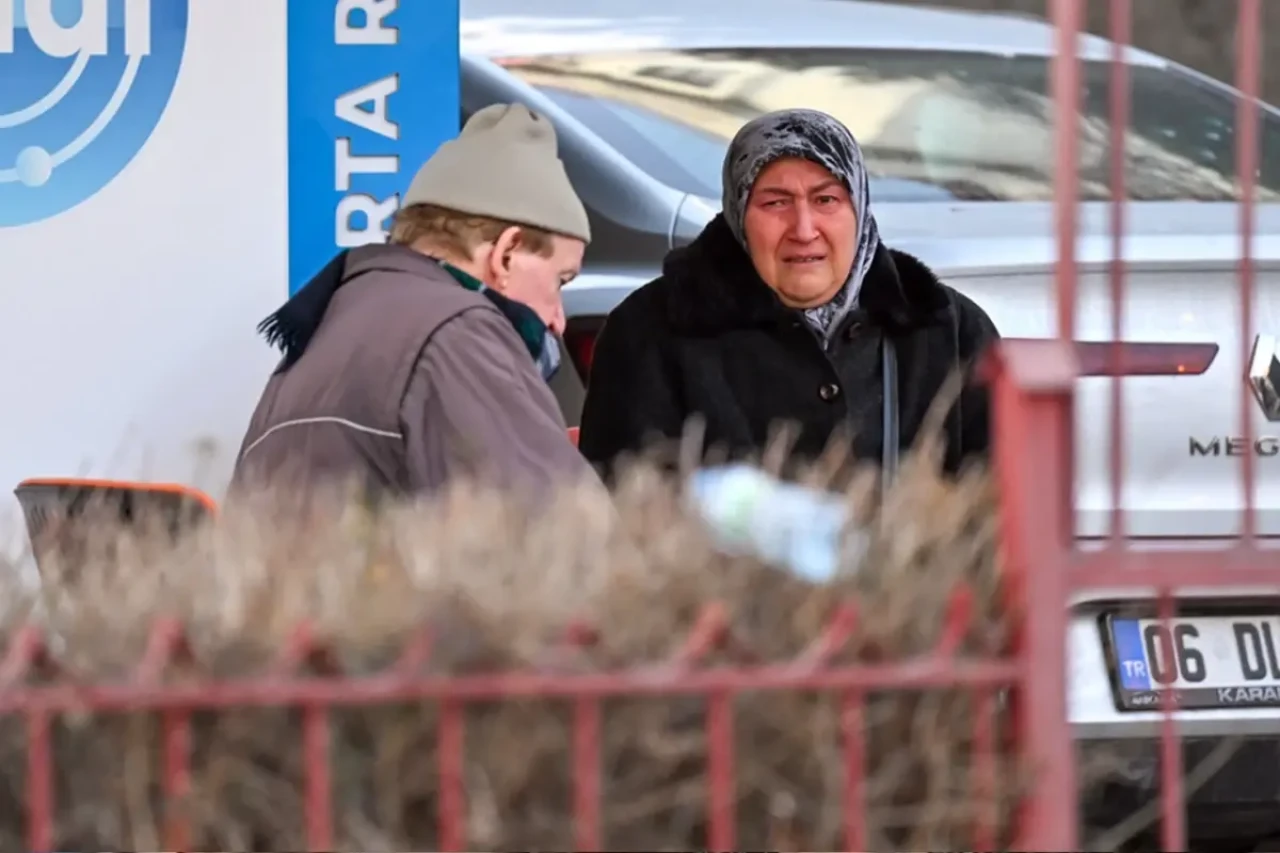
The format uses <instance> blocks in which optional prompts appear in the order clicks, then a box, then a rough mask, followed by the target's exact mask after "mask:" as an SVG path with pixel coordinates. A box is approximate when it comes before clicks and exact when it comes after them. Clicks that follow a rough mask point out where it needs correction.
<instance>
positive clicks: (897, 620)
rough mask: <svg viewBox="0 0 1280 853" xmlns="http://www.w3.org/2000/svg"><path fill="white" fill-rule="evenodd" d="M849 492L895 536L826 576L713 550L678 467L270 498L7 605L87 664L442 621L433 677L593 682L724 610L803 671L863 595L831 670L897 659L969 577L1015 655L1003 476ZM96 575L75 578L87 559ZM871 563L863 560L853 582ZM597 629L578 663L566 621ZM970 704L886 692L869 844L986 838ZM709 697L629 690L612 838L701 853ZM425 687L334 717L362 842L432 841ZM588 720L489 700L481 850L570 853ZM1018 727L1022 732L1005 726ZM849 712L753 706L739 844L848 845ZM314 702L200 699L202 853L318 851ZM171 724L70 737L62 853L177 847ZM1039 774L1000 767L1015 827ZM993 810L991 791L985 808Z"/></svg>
mask: <svg viewBox="0 0 1280 853" xmlns="http://www.w3.org/2000/svg"><path fill="white" fill-rule="evenodd" d="M848 494H849V500H850V502H851V504H852V505H853V506H854V508H855V510H856V514H857V515H858V517H859V518H861V519H863V520H864V523H865V525H866V528H867V529H868V530H869V531H870V533H871V543H870V548H869V550H868V551H867V553H866V554H865V556H864V557H863V558H862V562H861V563H860V564H859V565H857V566H854V565H849V566H847V569H848V571H847V572H846V573H845V574H843V575H842V576H841V577H839V578H837V579H836V580H835V581H833V582H831V583H829V584H825V585H813V584H809V583H806V582H803V581H800V580H797V579H795V578H793V577H792V576H790V575H788V574H787V573H785V572H783V571H780V570H778V569H776V568H772V567H769V566H766V565H763V564H760V563H757V562H754V561H752V560H749V559H743V558H729V557H725V556H722V555H720V554H718V553H717V552H715V551H714V550H713V548H712V547H711V545H710V542H709V540H708V538H707V536H706V535H705V532H704V531H703V529H702V528H701V526H700V525H699V524H697V523H696V522H695V521H694V520H693V519H692V517H691V513H690V512H689V511H688V509H687V507H686V506H685V505H684V504H683V503H682V500H681V496H680V494H679V493H678V490H677V487H676V485H675V481H674V480H672V479H670V478H667V477H664V476H663V475H661V474H659V473H658V470H657V469H656V468H654V467H652V466H646V465H640V466H637V467H636V468H634V469H632V470H631V471H630V472H629V473H628V474H627V476H625V477H624V478H623V480H622V481H621V482H620V483H619V484H618V486H617V489H616V494H615V496H614V500H613V501H612V503H610V502H608V501H604V500H601V497H600V495H599V494H598V493H597V492H595V491H592V490H590V489H586V488H583V489H576V490H567V491H565V492H564V493H563V494H561V495H559V496H558V498H556V499H555V500H554V501H553V502H552V503H551V504H550V505H546V506H540V507H538V508H537V509H536V510H535V509H533V508H531V507H530V506H528V505H527V504H522V503H520V502H518V501H515V500H512V499H509V498H504V497H503V496H501V495H498V494H495V493H493V492H491V491H486V490H484V489H480V488H477V487H472V486H466V485H460V486H458V487H457V488H456V489H454V490H452V491H451V492H450V493H448V494H447V495H444V496H442V497H440V498H439V499H438V500H436V501H434V502H432V503H430V504H421V505H416V506H399V507H394V508H391V509H389V510H388V511H387V512H385V513H383V514H380V515H379V516H378V517H377V518H372V517H370V516H368V515H367V514H365V513H362V512H360V511H358V510H357V509H354V508H348V509H346V510H345V511H344V512H342V513H341V514H339V515H336V516H334V517H331V518H329V519H328V520H327V521H326V522H325V523H313V524H310V525H307V526H305V527H294V526H290V525H286V524H283V523H281V522H280V521H279V520H278V516H277V515H276V514H274V513H273V510H272V502H271V501H270V500H269V499H266V498H258V499H254V500H252V501H247V502H246V503H245V504H243V505H240V506H238V507H231V508H229V509H228V511H227V512H226V514H225V515H224V517H223V518H222V519H221V520H220V521H219V523H218V524H217V525H213V526H207V527H205V528H202V529H198V530H196V531H194V532H192V533H191V534H190V535H188V536H187V537H185V538H184V539H183V540H182V541H181V542H180V543H178V544H177V545H176V546H175V545H172V544H170V543H169V542H168V541H167V540H164V539H163V538H162V537H158V536H152V535H147V534H137V533H131V532H127V531H115V532H112V533H110V534H108V533H106V532H104V531H106V530H107V528H106V527H105V526H96V527H95V528H94V530H95V531H96V532H95V535H94V539H93V541H92V542H91V543H90V547H89V548H88V550H87V551H85V552H83V553H81V555H80V557H79V558H78V562H77V565H76V566H74V567H69V566H65V565H64V566H59V565H57V564H55V563H49V562H46V565H45V577H44V582H43V584H42V585H41V588H40V589H39V590H38V591H35V592H31V591H28V590H24V589H20V588H15V589H12V590H8V591H6V594H5V595H3V596H0V601H2V602H3V604H2V605H0V606H3V608H4V611H5V612H4V613H3V618H4V621H5V624H6V628H5V630H6V632H7V633H8V634H9V635H10V636H11V632H12V628H13V627H14V626H15V625H17V624H19V623H22V622H26V621H35V622H36V623H38V624H41V625H43V626H46V628H47V630H48V631H49V633H50V636H51V637H53V638H54V643H55V646H56V651H57V653H58V655H59V657H60V658H61V660H62V661H63V662H64V664H65V666H66V668H67V670H68V671H69V673H70V675H71V676H72V677H75V678H77V679H83V680H93V681H101V680H107V679H119V678H124V677H126V676H127V674H128V672H129V669H130V667H131V666H133V665H134V664H135V663H136V662H137V660H138V659H139V657H140V655H141V653H142V647H143V645H144V643H145V640H146V635H147V631H148V629H149V627H150V625H151V624H152V623H153V622H154V620H155V619H157V618H160V617H177V618H180V619H182V620H183V621H184V622H185V623H186V624H187V625H189V626H190V636H191V641H192V644H193V646H194V651H195V655H196V658H197V660H198V668H199V669H200V670H201V671H202V672H204V673H206V674H214V675H219V676H222V677H235V676H237V675H244V674H248V673H253V672H259V671H261V668H262V667H264V666H265V665H267V663H268V662H269V660H270V659H271V658H272V656H273V655H275V654H276V653H278V651H279V649H280V648H281V647H282V646H283V645H284V644H285V642H286V641H287V638H288V637H289V635H290V632H291V630H292V629H293V628H294V627H295V626H296V625H297V624H298V623H300V622H302V621H309V622H310V623H311V624H312V625H313V626H314V627H315V628H316V630H317V631H318V632H319V633H320V634H321V635H322V636H323V637H324V638H325V639H326V640H327V641H328V642H329V643H331V644H332V646H333V647H334V648H335V649H336V650H337V652H338V654H339V656H340V658H341V661H342V665H343V666H344V667H346V668H347V669H348V670H350V671H352V672H369V671H373V670H376V669H378V668H380V667H382V666H385V665H386V664H387V663H388V662H389V661H391V660H392V659H393V658H394V655H395V654H396V652H397V651H398V650H399V648H400V647H401V646H402V644H403V643H404V642H405V641H406V638H408V637H410V636H411V635H412V634H413V632H414V631H415V630H416V629H417V628H418V627H419V626H420V625H422V624H424V623H425V624H430V625H431V626H433V630H434V632H435V634H436V637H437V643H436V654H435V657H434V659H433V660H432V662H431V663H430V664H429V667H428V668H429V669H430V670H431V671H435V672H446V671H447V672H453V673H463V672H465V673H476V672H492V671H496V670H503V669H511V668H529V667H546V666H557V667H562V668H567V669H570V670H574V671H585V670H599V669H614V668H619V667H625V666H634V665H637V664H642V663H649V662H656V661H661V660H662V659H664V658H666V657H668V656H670V655H672V654H673V653H675V652H676V650H677V649H678V648H679V646H680V645H681V643H682V642H683V640H684V637H685V636H686V635H687V634H688V632H689V630H690V628H691V627H692V625H693V623H694V621H695V619H696V617H697V615H698V614H699V612H700V611H701V609H702V608H703V607H704V606H705V605H707V604H708V603H712V602H718V603H720V604H722V605H723V607H724V609H725V612H726V613H727V614H728V615H729V617H730V621H731V624H732V630H731V636H732V641H731V642H730V643H729V644H728V645H727V646H726V648H725V649H722V650H720V651H718V652H716V653H715V654H714V655H712V656H711V658H710V659H709V661H708V663H709V664H715V663H725V662H732V661H741V660H742V659H743V656H744V655H748V656H751V657H753V658H755V659H757V660H762V661H784V660H788V659H790V658H792V657H794V656H796V655H797V654H800V653H801V652H802V651H803V650H804V649H805V648H806V647H807V646H808V645H809V644H810V643H812V642H813V641H814V640H815V639H816V638H817V637H818V636H819V635H820V634H821V632H822V630H823V628H824V626H825V625H826V624H827V623H828V621H829V620H830V618H831V617H832V615H833V613H834V612H835V610H836V609H837V608H838V607H839V606H840V605H841V604H842V603H846V602H849V601H853V602H856V604H857V607H858V612H859V614H860V617H861V618H860V621H859V627H858V630H857V632H856V636H855V638H854V640H853V641H852V642H851V643H850V644H849V647H848V648H846V649H845V650H844V651H843V652H841V653H840V655H839V656H838V658H837V660H839V661H853V660H861V661H867V660H891V659H895V658H899V657H902V656H904V655H908V654H914V653H919V652H922V651H924V650H926V649H928V648H930V647H931V646H932V645H933V644H934V643H936V642H937V641H938V639H939V634H940V631H941V629H942V625H943V623H944V621H945V619H944V617H945V613H946V609H947V602H948V600H949V598H950V594H951V592H952V591H953V590H955V589H956V588H957V587H958V586H960V585H964V586H967V587H968V588H970V589H972V590H973V591H974V592H975V593H976V595H975V601H976V602H977V607H976V610H977V612H976V613H975V614H974V619H973V623H972V627H971V629H970V630H969V632H968V636H967V637H966V639H965V643H964V649H963V650H962V653H964V654H973V655H977V654H985V653H986V652H987V651H990V650H992V649H994V648H996V647H998V646H1000V645H1001V644H1002V642H1003V634H1004V630H1005V626H1006V622H1007V616H1008V614H1006V613H1004V612H1003V610H1002V607H1001V606H1000V603H999V602H1000V596H999V595H998V584H997V580H998V566H997V561H996V557H995V529H994V521H993V512H992V495H991V489H990V487H989V483H988V481H987V480H986V479H985V478H984V477H983V476H982V475H980V474H975V475H972V476H969V477H966V478H963V479H962V480H960V481H959V482H947V481H943V480H941V479H939V478H938V477H937V476H935V475H934V473H933V471H932V464H931V462H930V461H929V459H928V458H927V457H926V456H921V457H917V458H915V459H912V460H907V461H906V464H905V466H904V468H903V470H902V475H901V479H900V481H899V484H898V485H897V486H896V487H895V489H894V490H893V491H892V492H891V493H890V494H889V495H888V496H887V498H886V500H885V501H884V502H883V505H882V506H877V505H876V504H877V503H878V502H877V501H874V500H872V499H871V496H872V495H873V491H872V490H871V488H870V487H869V481H868V480H867V479H866V478H865V477H855V478H854V479H853V481H852V482H851V484H850V485H849V489H848ZM71 568H74V569H75V571H74V573H69V569H71ZM854 569H856V570H857V571H856V572H855V571H854ZM582 623H586V624H590V625H594V626H598V627H599V628H600V632H599V641H598V643H597V644H596V645H594V646H593V647H591V648H588V649H583V650H577V651H573V650H571V649H569V648H567V647H566V646H564V644H563V643H561V642H560V640H561V638H563V637H564V636H565V632H566V631H567V630H568V629H569V627H570V626H572V625H575V624H582ZM971 707H972V702H971V697H968V696H966V695H962V694H960V693H959V692H957V691H932V692H929V693H924V694H915V695H908V694H893V695H877V696H873V697H871V698H870V700H869V702H868V707H867V710H866V722H865V734H866V742H867V744H868V752H869V757H868V761H869V765H870V779H869V782H868V804H869V813H870V818H869V822H870V841H871V847H872V848H873V849H897V850H904V849H909V850H926V849H933V850H939V849H972V847H966V846H965V845H966V844H970V843H971V841H972V837H971V830H972V823H973V819H974V814H975V813H974V807H975V804H976V803H977V802H978V800H979V798H978V792H977V791H975V789H974V786H973V780H972V777H971V774H972V767H971V765H972V760H971V750H970V748H969V742H970V739H971V737H972V731H973V722H974V721H973V719H972V712H971ZM704 709H705V705H704V703H703V701H702V700H701V699H697V698H680V697H668V698H653V699H645V700H639V699H617V700H611V701H609V702H608V703H606V709H605V722H604V732H603V737H604V766H603V776H604V814H603V826H604V842H605V846H606V847H607V848H608V849H612V850H690V849H697V848H699V847H704V846H705V845H706V844H707V840H706V819H705V815H706V810H707V802H706V796H707V795H706V785H705V777H704V774H705V760H706V742H705V738H704V735H703V713H704ZM436 718H437V712H436V708H435V707H434V705H432V704H430V703H426V704H422V705H417V706H408V705H406V706H388V707H377V708H369V709H363V710H349V711H343V712H341V713H339V714H337V715H336V718H335V719H336V724H335V733H334V740H333V756H334V762H335V765H336V772H335V800H336V809H337V814H336V821H335V823H336V831H337V833H338V835H339V846H340V847H341V848H343V849H358V850H391V849H401V850H404V849H418V850H422V849H434V848H435V847H436V844H437V839H436V835H435V831H436V830H435V814H436V797H437V779H436V775H435V774H436V763H435V740H434V738H435V722H436ZM569 721H570V715H569V710H568V708H567V707H565V704H564V703H562V702H559V703H558V702H552V701H545V702H544V701H521V702H510V703H505V704H485V705H476V706H473V707H471V708H470V709H469V712H468V721H467V730H468V741H467V759H466V762H467V763H466V778H467V791H468V814H467V827H468V838H467V845H468V849H513V850H514V849H520V850H538V849H541V850H552V849H560V850H564V849H570V846H571V845H572V834H571V833H572V822H571V820H570V819H569V816H570V814H571V796H572V789H571V784H572V783H571V777H570V775H569V772H568V770H569V753H570V727H569ZM987 722H988V723H990V724H992V725H996V726H997V728H999V729H1001V730H1003V729H1005V728H1007V721H1005V720H1003V719H1001V720H989V721H987ZM839 723H840V711H839V706H838V703H837V701H836V699H835V698H834V697H830V696H816V695H800V694H752V695H744V696H742V697H740V698H739V699H738V701H737V703H736V739H737V741H738V747H739V749H738V752H737V763H736V778H737V795H738V846H739V847H740V849H779V848H781V849H810V850H824V849H826V850H829V849H839V847H840V845H841V844H842V830H843V814H844V802H845V801H844V799H843V797H844V783H843V758H842V754H841V752H840V750H839V742H840V739H839V734H838V732H839ZM299 740H300V724H299V718H298V716H297V714H296V713H294V712H291V711H283V710H273V709H266V710H243V711H236V712H228V713H219V714H201V715H199V717H198V718H197V734H196V746H195V756H194V764H193V773H194V781H193V784H194V794H193V796H192V798H191V801H190V802H189V803H187V804H185V808H186V810H187V813H188V814H190V816H191V818H192V820H193V823H194V826H195V829H196V838H195V844H196V847H197V849H222V850H251V849H256V850H264V849H267V850H270V849H274V850H287V849H302V848H303V847H304V844H305V840H304V838H303V836H302V827H303V814H302V802H301V791H302V787H301V785H300V779H301V755H300V749H299ZM25 743H26V735H25V731H24V729H23V725H22V722H21V721H20V720H19V719H16V718H15V719H4V720H0V749H3V750H5V751H6V754H5V756H4V760H3V761H0V786H5V787H7V789H8V791H9V793H10V796H9V797H5V798H3V799H2V800H0V802H3V803H6V804H7V806H6V807H4V808H2V809H0V847H3V848H4V849H22V845H23V844H24V840H23V838H22V834H21V833H22V816H21V812H20V810H19V808H18V804H19V803H21V802H22V790H23V785H24V782H25V779H24V769H23V768H24V758H23V750H24V748H25ZM158 748H159V740H158V721H157V720H156V718H155V717H154V716H152V715H148V714H131V715H103V716H90V715H87V714H85V715H80V716H77V717H75V718H74V719H68V720H65V721H64V723H63V724H61V725H60V726H59V727H58V730H57V746H56V749H57V765H58V773H57V780H56V784H57V799H58V803H59V824H58V837H57V841H56V843H57V845H58V848H59V849H159V846H160V845H161V844H162V836H161V834H160V826H161V816H162V797H161V795H160V792H159V784H160V779H159V775H158V767H159V764H158V761H157V755H158ZM1017 778H1018V773H1017V772H1015V768H1013V767H1012V766H1011V765H1010V764H1009V763H1008V762H1007V761H1004V760H1003V759H1002V766H1001V767H1000V770H999V773H998V776H997V781H998V783H999V784H1000V786H1001V789H1000V790H999V791H997V792H996V794H997V800H998V809H997V812H998V818H999V822H1000V823H1001V825H1002V826H1007V824H1008V819H1009V801H1010V798H1011V797H1012V796H1013V794H1014V793H1015V790H1014V788H1015V787H1016V785H1017ZM982 799H985V800H988V801H989V800H990V798H989V797H986V798H982Z"/></svg>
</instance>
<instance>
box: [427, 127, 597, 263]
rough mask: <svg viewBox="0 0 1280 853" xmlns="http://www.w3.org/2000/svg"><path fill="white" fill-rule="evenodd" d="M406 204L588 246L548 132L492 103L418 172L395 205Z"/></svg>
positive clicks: (586, 229)
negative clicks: (432, 207)
mask: <svg viewBox="0 0 1280 853" xmlns="http://www.w3.org/2000/svg"><path fill="white" fill-rule="evenodd" d="M411 204H433V205H436V206H438V207H443V208H447V209H449V210H456V211H458V212H459V213H469V214H471V215H472V216H488V217H491V218H493V219H502V220H505V221H507V222H516V223H519V224H521V225H532V226H533V227H535V228H542V229H544V230H546V231H552V232H554V233H556V234H563V235H565V236H568V237H576V238H578V239H579V240H582V241H584V242H588V243H589V242H591V228H590V226H589V225H588V223H587V210H586V208H585V207H583V206H582V201H581V200H580V199H579V198H578V194H577V193H575V192H574V191H573V186H572V185H571V184H570V183H569V176H568V175H567V174H566V173H565V170H564V163H562V162H561V161H560V157H559V156H558V154H557V152H556V132H555V128H554V127H552V126H551V122H550V121H548V120H547V119H545V118H543V117H542V116H540V115H538V114H537V113H535V112H533V111H531V110H530V109H529V108H528V107H525V106H524V105H523V104H493V105H491V106H488V107H485V108H484V109H482V110H480V111H478V112H477V113H475V115H473V116H471V119H470V120H469V121H468V122H467V123H466V124H465V125H464V126H463V128H462V132H461V133H460V134H458V136H457V138H455V139H450V140H448V141H447V142H445V143H444V144H442V145H441V146H440V147H439V148H438V149H437V150H436V153H435V154H433V155H432V156H431V159H430V160H428V161H427V162H426V163H424V164H423V166H422V168H421V169H419V170H418V174H417V175H415V176H414V178H413V183H411V184H410V185H409V191H408V192H406V193H405V195H404V201H403V202H402V205H403V206H405V207H408V206H409V205H411Z"/></svg>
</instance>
